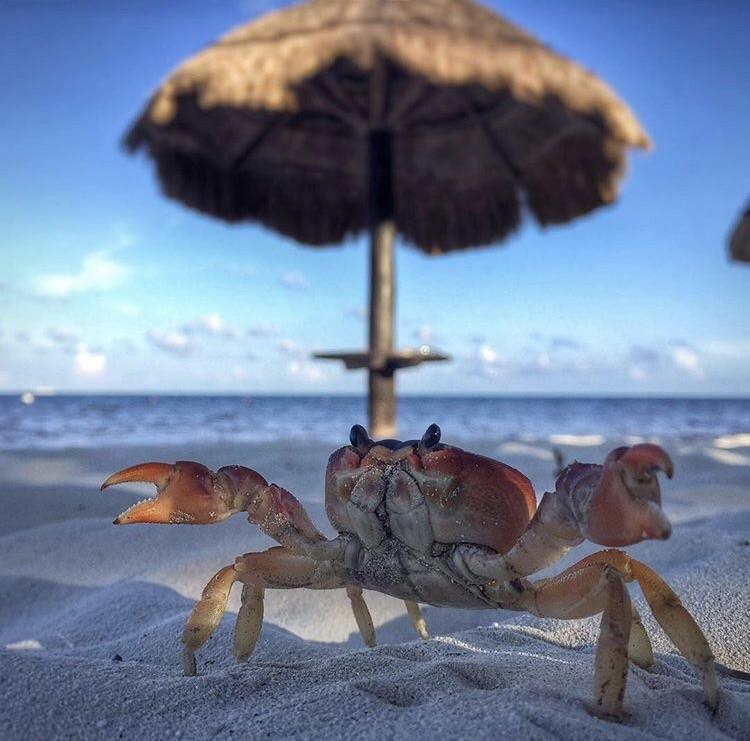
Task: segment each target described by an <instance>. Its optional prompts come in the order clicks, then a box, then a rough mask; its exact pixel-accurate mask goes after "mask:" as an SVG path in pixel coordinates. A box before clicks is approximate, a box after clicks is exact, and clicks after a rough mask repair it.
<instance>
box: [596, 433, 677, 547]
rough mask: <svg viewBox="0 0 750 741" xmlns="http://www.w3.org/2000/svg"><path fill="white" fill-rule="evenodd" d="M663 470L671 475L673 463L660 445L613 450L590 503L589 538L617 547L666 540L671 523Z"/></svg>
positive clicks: (643, 444)
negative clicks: (663, 496) (662, 482)
mask: <svg viewBox="0 0 750 741" xmlns="http://www.w3.org/2000/svg"><path fill="white" fill-rule="evenodd" d="M660 471H661V472H663V473H665V474H666V475H667V477H668V478H672V474H673V473H674V466H673V464H672V460H671V459H670V457H669V455H667V453H666V451H664V450H663V449H662V448H660V447H659V446H658V445H653V444H651V443H642V444H640V445H634V446H633V447H632V448H627V447H622V448H616V449H615V450H613V451H612V452H611V453H610V454H609V455H608V456H607V458H606V460H605V461H604V466H603V467H602V469H601V477H600V479H599V482H598V483H597V485H596V488H595V490H594V492H593V495H592V496H591V499H590V502H589V505H588V512H587V513H586V532H585V535H586V537H587V538H588V539H589V540H592V541H594V543H599V544H600V545H606V546H616V547H620V546H625V545H632V544H633V543H638V542H640V541H641V540H648V539H656V540H666V539H667V538H668V537H669V536H670V535H671V533H672V525H671V524H670V522H669V519H668V518H667V516H666V515H665V514H664V511H663V510H662V508H661V489H660V486H659V480H658V478H657V473H658V472H660Z"/></svg>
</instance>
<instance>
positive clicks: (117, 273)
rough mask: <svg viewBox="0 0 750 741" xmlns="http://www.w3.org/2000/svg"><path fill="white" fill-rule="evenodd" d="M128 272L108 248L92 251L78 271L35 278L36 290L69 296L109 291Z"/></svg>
mask: <svg viewBox="0 0 750 741" xmlns="http://www.w3.org/2000/svg"><path fill="white" fill-rule="evenodd" d="M127 274H128V268H127V267H126V266H125V265H123V264H122V263H119V262H117V261H116V260H113V259H112V258H111V257H109V255H108V253H107V251H106V250H98V251H96V252H90V253H89V254H88V255H86V256H85V257H84V258H83V263H82V265H81V269H80V270H79V271H78V272H77V273H46V274H42V275H38V276H37V277H36V280H35V287H36V292H37V293H38V294H39V295H41V296H49V297H52V298H67V297H68V296H70V295H72V294H74V293H87V292H91V291H107V290H109V289H111V288H114V287H115V286H116V285H118V284H119V283H120V282H121V281H122V280H123V279H124V278H125V276H126V275H127Z"/></svg>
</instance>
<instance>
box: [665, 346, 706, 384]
mask: <svg viewBox="0 0 750 741" xmlns="http://www.w3.org/2000/svg"><path fill="white" fill-rule="evenodd" d="M669 357H670V359H671V361H672V364H673V365H674V366H675V367H676V368H679V369H680V370H684V371H686V372H687V373H689V374H690V375H691V376H695V377H696V378H702V377H703V366H702V363H701V356H700V354H699V353H698V350H696V348H694V347H693V346H692V345H690V344H688V343H687V342H683V341H682V340H676V341H674V342H673V343H672V346H671V348H670V351H669Z"/></svg>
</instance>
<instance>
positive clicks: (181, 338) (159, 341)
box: [146, 329, 193, 355]
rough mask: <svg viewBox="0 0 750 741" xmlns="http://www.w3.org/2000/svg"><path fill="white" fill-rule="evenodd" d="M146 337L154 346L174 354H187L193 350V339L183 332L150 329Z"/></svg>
mask: <svg viewBox="0 0 750 741" xmlns="http://www.w3.org/2000/svg"><path fill="white" fill-rule="evenodd" d="M146 339H147V340H148V341H149V342H150V343H151V344H152V345H154V347H158V348H159V349H160V350H163V351H164V352H168V353H171V354H172V355H187V354H189V353H190V352H192V350H193V343H192V341H191V340H190V338H189V337H187V336H186V335H184V334H182V333H181V332H157V331H156V330H154V329H150V330H149V331H148V332H146Z"/></svg>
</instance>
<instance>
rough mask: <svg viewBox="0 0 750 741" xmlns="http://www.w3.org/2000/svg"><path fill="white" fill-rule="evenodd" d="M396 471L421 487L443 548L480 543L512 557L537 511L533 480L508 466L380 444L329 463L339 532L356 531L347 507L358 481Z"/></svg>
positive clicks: (460, 453) (329, 500) (329, 495)
mask: <svg viewBox="0 0 750 741" xmlns="http://www.w3.org/2000/svg"><path fill="white" fill-rule="evenodd" d="M394 469H398V470H400V471H402V472H405V473H406V474H407V475H409V476H410V477H411V478H412V479H414V481H416V482H417V485H418V487H419V489H420V491H421V493H422V495H423V496H424V499H425V502H426V504H427V510H428V512H429V519H430V525H431V527H432V534H433V537H434V540H435V541H437V542H439V543H448V544H452V543H476V544H479V545H483V546H487V547H489V548H492V549H493V550H495V551H498V552H499V553H503V554H504V553H507V552H508V551H509V550H510V549H511V548H512V547H513V545H514V544H515V542H516V541H517V540H518V538H519V537H520V536H521V534H522V533H523V531H524V530H525V529H526V526H527V525H528V523H529V521H530V520H531V518H532V516H533V514H534V511H535V509H536V497H535V495H534V488H533V486H532V484H531V482H530V481H529V479H528V478H526V476H524V475H523V474H522V473H521V472H520V471H517V470H516V469H515V468H511V467H510V466H507V465H505V464H504V463H500V462H499V461H495V460H492V459H490V458H486V457H484V456H481V455H476V454H474V453H468V452H466V451H464V450H461V449H460V448H455V447H452V446H450V445H438V446H435V447H434V448H432V449H425V448H424V447H423V446H422V445H421V444H418V443H417V442H416V441H409V442H405V443H400V442H398V441H380V442H377V443H373V444H372V446H371V447H370V448H369V450H366V451H360V450H358V449H357V448H355V447H354V446H352V445H347V446H345V447H343V448H339V449H338V450H337V451H335V452H334V453H333V455H331V457H330V458H329V460H328V466H327V469H326V489H325V504H326V512H327V514H328V519H329V520H330V521H331V524H332V525H333V526H334V527H335V528H336V530H338V531H339V532H349V533H356V532H357V529H356V527H355V525H354V523H352V521H351V517H350V512H351V508H350V507H348V506H347V504H348V502H349V500H350V497H351V493H352V490H353V488H354V486H355V485H356V484H357V482H358V481H360V480H362V479H363V477H367V476H373V477H374V478H377V475H378V473H379V474H381V475H382V476H383V477H384V478H386V479H387V478H388V473H389V471H392V470H394ZM376 512H377V510H376ZM381 515H382V513H381Z"/></svg>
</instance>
